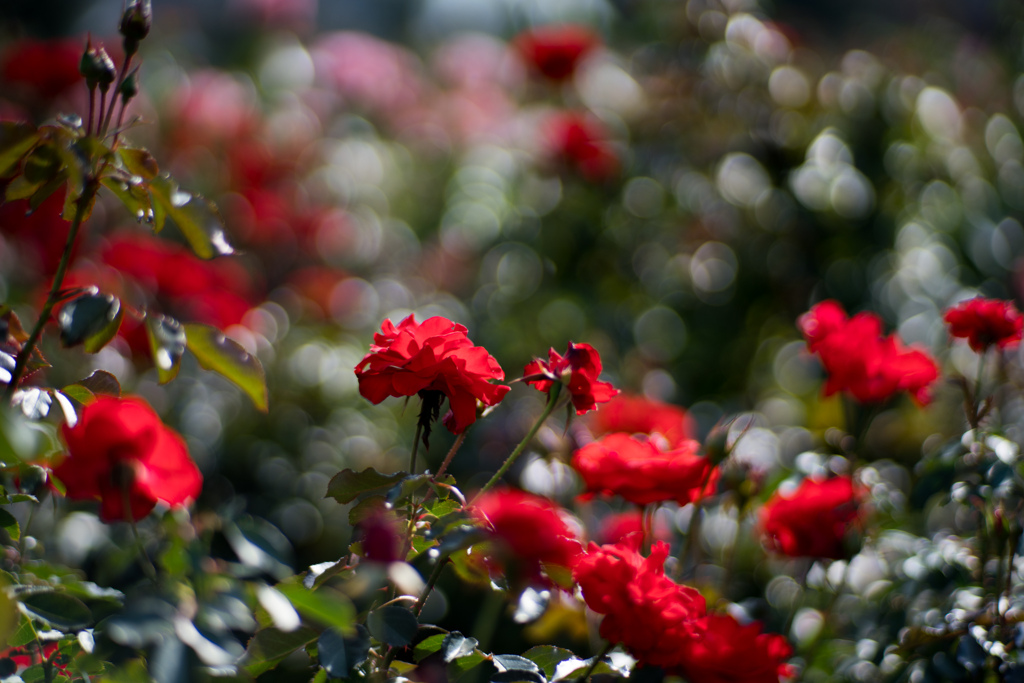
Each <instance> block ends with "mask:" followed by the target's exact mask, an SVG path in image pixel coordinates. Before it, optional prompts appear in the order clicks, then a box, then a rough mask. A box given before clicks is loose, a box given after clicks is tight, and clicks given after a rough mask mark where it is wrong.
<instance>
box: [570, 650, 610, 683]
mask: <svg viewBox="0 0 1024 683" xmlns="http://www.w3.org/2000/svg"><path fill="white" fill-rule="evenodd" d="M613 647H615V644H614V643H605V645H604V647H603V648H601V652H600V653H599V654H598V655H597V656H596V657H594V659H593V660H592V661H591V662H590V664H589V665H587V668H586V669H584V670H583V673H582V674H581V675H580V677H579V678H577V679H576V683H587V679H588V678H590V676H591V674H593V673H594V669H596V668H597V665H598V664H600V663H601V660H602V659H604V658H605V657H606V656H607V655H608V653H609V652H611V651H612V648H613Z"/></svg>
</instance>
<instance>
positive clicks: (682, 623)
mask: <svg viewBox="0 0 1024 683" xmlns="http://www.w3.org/2000/svg"><path fill="white" fill-rule="evenodd" d="M639 547H640V536H639V534H634V535H631V536H629V537H627V538H626V539H625V540H623V541H622V542H620V543H617V544H615V545H604V546H598V545H596V544H594V543H591V544H590V547H589V548H588V549H587V553H586V554H585V555H582V556H580V558H579V559H578V560H577V562H576V566H575V567H574V568H573V579H575V580H576V582H577V583H578V584H579V586H580V589H581V590H582V591H583V599H584V600H586V602H587V606H588V607H590V609H592V610H594V611H595V612H597V613H598V614H603V615H605V617H604V619H602V620H601V628H600V633H601V637H602V638H604V639H605V640H607V641H608V642H611V643H622V644H623V645H625V646H626V649H627V650H629V652H630V654H631V655H633V656H634V657H636V658H637V659H638V660H640V662H641V663H643V664H647V665H651V666H660V667H662V668H665V669H671V668H673V667H677V666H679V665H680V664H681V661H680V659H681V656H682V651H683V644H684V643H685V642H686V641H687V640H689V639H690V638H692V637H693V635H694V633H695V629H696V628H697V624H696V621H695V620H697V619H698V618H700V617H702V616H704V613H705V604H704V598H703V597H702V596H701V594H700V593H698V592H697V591H696V590H694V589H693V588H690V587H688V586H681V585H679V584H677V583H676V582H674V581H673V580H672V579H670V578H668V577H667V576H665V568H664V563H665V559H666V558H667V557H668V552H669V547H668V544H667V543H663V542H660V541H659V542H658V543H655V544H654V547H653V548H652V549H651V555H650V557H646V558H645V557H643V556H642V555H641V554H640V553H639V552H638V551H639Z"/></svg>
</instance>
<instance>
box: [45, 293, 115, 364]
mask: <svg viewBox="0 0 1024 683" xmlns="http://www.w3.org/2000/svg"><path fill="white" fill-rule="evenodd" d="M123 318H124V307H123V306H121V301H120V300H119V299H118V298H117V297H116V296H114V295H113V294H100V293H98V292H96V293H91V294H85V295H83V296H80V297H78V298H76V299H73V300H71V301H69V302H67V303H66V304H64V306H63V307H62V308H61V309H60V313H59V314H58V315H57V326H58V328H59V329H60V341H61V343H62V344H63V345H64V346H75V345H77V344H82V343H84V344H85V350H86V352H88V353H96V352H97V351H99V350H100V349H102V348H103V347H104V346H105V345H106V344H107V342H109V341H110V340H111V339H113V338H114V335H116V334H117V330H118V328H120V326H121V320H122V319H123Z"/></svg>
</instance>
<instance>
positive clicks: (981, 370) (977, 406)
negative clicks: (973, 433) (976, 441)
mask: <svg viewBox="0 0 1024 683" xmlns="http://www.w3.org/2000/svg"><path fill="white" fill-rule="evenodd" d="M987 355H988V353H987V352H983V353H981V354H980V355H979V358H978V377H977V379H975V380H974V401H972V402H971V403H972V405H971V408H972V410H973V412H974V417H973V419H972V420H971V427H972V428H974V429H977V428H978V424H979V423H980V422H981V418H980V415H979V414H980V411H981V402H982V398H981V396H982V394H981V384H982V382H983V381H984V380H985V357H986V356H987ZM969 417H970V416H969Z"/></svg>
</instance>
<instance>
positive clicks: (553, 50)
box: [512, 24, 601, 81]
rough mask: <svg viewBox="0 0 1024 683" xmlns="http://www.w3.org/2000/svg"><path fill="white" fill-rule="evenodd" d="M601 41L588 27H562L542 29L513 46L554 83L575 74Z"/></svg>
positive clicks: (524, 35)
mask: <svg viewBox="0 0 1024 683" xmlns="http://www.w3.org/2000/svg"><path fill="white" fill-rule="evenodd" d="M600 44H601V39H600V38H598V37H597V35H596V34H594V32H593V31H591V30H590V29H589V28H587V27H586V26H580V25H579V24H563V25H551V26H541V27H539V28H535V29H533V30H530V31H525V32H523V33H520V34H519V35H518V36H516V38H515V39H513V41H512V47H513V48H515V50H516V52H517V53H519V56H520V57H521V58H522V60H523V61H524V62H526V64H527V65H528V66H529V67H530V68H531V69H533V70H534V71H536V72H537V73H540V74H542V75H543V76H545V77H547V78H550V79H551V80H554V81H564V80H565V79H567V78H569V77H570V76H572V75H573V73H574V72H575V71H576V66H577V65H578V64H579V62H580V60H582V59H583V57H585V56H586V55H587V54H588V53H589V52H590V51H592V50H593V49H594V48H595V47H597V46H598V45H600Z"/></svg>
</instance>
